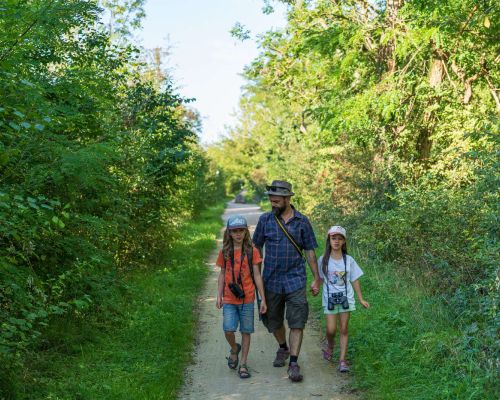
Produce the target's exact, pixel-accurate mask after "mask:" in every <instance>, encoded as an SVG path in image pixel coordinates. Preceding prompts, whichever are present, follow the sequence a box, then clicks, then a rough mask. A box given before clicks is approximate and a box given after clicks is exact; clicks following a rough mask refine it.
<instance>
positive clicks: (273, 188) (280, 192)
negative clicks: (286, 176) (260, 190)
mask: <svg viewBox="0 0 500 400" xmlns="http://www.w3.org/2000/svg"><path fill="white" fill-rule="evenodd" d="M264 194H267V195H270V196H283V197H288V196H293V195H295V193H293V192H292V184H291V183H289V182H287V181H273V183H271V184H270V185H266V192H264Z"/></svg>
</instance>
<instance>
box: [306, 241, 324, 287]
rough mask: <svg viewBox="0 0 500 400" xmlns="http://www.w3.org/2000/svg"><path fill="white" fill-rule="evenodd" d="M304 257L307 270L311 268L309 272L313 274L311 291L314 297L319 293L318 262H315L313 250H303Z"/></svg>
mask: <svg viewBox="0 0 500 400" xmlns="http://www.w3.org/2000/svg"><path fill="white" fill-rule="evenodd" d="M304 253H305V255H306V259H307V263H308V264H309V268H311V272H312V274H313V282H312V283H311V291H312V294H313V296H316V295H317V294H318V293H319V287H320V283H321V279H320V277H319V273H318V262H317V261H316V254H315V253H314V250H304Z"/></svg>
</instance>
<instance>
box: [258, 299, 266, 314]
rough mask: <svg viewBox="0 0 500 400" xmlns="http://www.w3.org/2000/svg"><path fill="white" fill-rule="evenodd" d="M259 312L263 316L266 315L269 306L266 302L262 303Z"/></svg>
mask: <svg viewBox="0 0 500 400" xmlns="http://www.w3.org/2000/svg"><path fill="white" fill-rule="evenodd" d="M259 312H260V313H261V314H265V313H266V312H267V304H266V301H265V300H262V302H261V303H260V310H259Z"/></svg>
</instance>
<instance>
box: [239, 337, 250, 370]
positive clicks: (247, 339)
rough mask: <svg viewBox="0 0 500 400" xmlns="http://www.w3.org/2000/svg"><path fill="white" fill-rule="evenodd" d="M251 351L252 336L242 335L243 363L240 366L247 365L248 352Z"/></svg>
mask: <svg viewBox="0 0 500 400" xmlns="http://www.w3.org/2000/svg"><path fill="white" fill-rule="evenodd" d="M249 350H250V334H249V333H242V334H241V361H240V365H242V364H246V363H247V357H248V351H249Z"/></svg>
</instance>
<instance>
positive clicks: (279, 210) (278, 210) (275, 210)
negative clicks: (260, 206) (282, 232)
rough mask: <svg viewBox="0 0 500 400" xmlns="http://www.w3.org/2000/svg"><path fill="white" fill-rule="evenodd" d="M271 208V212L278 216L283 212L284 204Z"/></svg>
mask: <svg viewBox="0 0 500 400" xmlns="http://www.w3.org/2000/svg"><path fill="white" fill-rule="evenodd" d="M271 208H272V213H273V214H274V215H276V216H277V217H279V216H280V215H281V214H283V212H284V211H285V210H286V206H282V207H271Z"/></svg>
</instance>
